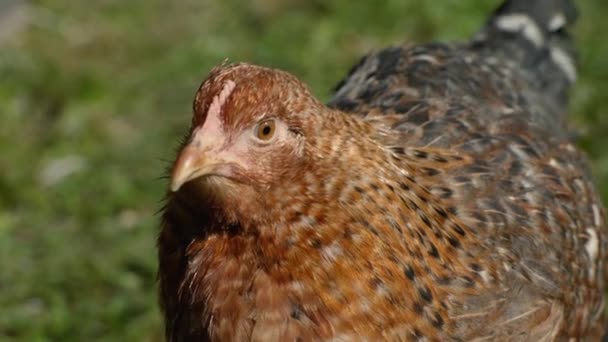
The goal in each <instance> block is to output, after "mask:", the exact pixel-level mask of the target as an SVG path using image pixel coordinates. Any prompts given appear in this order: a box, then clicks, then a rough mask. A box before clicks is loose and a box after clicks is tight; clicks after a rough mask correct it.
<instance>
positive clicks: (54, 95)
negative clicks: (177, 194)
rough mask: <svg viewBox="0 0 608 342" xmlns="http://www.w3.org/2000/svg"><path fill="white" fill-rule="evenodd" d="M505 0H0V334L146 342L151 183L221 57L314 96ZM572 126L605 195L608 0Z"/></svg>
mask: <svg viewBox="0 0 608 342" xmlns="http://www.w3.org/2000/svg"><path fill="white" fill-rule="evenodd" d="M499 2H500V0H492V1H487V0H444V1H433V2H431V1H419V0H391V1H388V0H387V1H383V2H376V1H352V0H332V1H324V0H254V1H238V0H221V1H220V0H196V1H195V0H181V1H162V0H130V1H122V0H97V1H84V0H80V1H79V0H37V1H30V2H27V1H25V0H23V1H21V0H0V340H1V341H4V340H7V341H8V340H16V341H45V340H55V341H91V340H101V341H104V340H107V341H119V340H123V341H158V340H161V339H162V329H163V327H162V323H161V319H160V313H159V310H158V306H157V300H156V250H155V238H156V234H157V231H158V227H157V221H158V217H157V215H156V211H157V210H158V209H159V208H160V206H161V202H160V200H161V198H162V197H163V193H164V189H165V187H166V184H165V180H163V179H160V178H159V177H160V176H162V175H163V173H164V170H165V168H166V166H167V164H168V161H169V160H171V159H172V158H173V156H174V149H175V147H176V146H177V143H178V141H179V139H180V138H181V137H182V135H183V134H184V132H185V130H186V129H187V127H188V125H189V122H190V112H191V101H192V98H193V94H194V91H195V90H196V88H197V87H198V85H199V83H200V82H201V80H202V79H203V78H204V76H205V75H206V73H207V72H208V71H209V69H210V68H211V67H212V66H213V65H215V64H217V63H220V62H221V61H222V60H224V59H225V58H229V59H230V60H231V61H241V60H242V61H250V62H254V63H258V64H263V65H267V66H273V67H278V68H282V69H285V70H288V71H290V72H292V73H294V74H296V75H297V76H299V77H300V78H301V79H303V80H304V81H306V82H307V83H308V84H310V85H311V86H312V88H313V89H314V92H315V93H316V94H317V95H318V96H319V97H320V98H322V99H327V98H328V96H329V94H330V93H331V89H332V87H333V86H334V85H335V84H336V83H337V82H338V81H339V80H340V78H341V77H342V76H344V75H345V73H346V72H347V70H348V69H349V68H350V66H351V65H352V64H353V63H355V62H356V61H357V59H358V58H359V57H360V56H362V55H363V54H365V53H366V52H369V51H370V50H373V49H377V48H380V47H383V46H386V45H388V44H396V43H400V42H406V41H408V42H412V41H414V42H425V41H430V40H433V39H438V40H462V39H466V38H468V37H470V36H471V35H472V34H473V33H474V32H475V30H476V29H477V28H478V27H480V25H481V24H482V23H483V22H484V20H485V18H486V16H487V15H488V14H489V13H490V11H491V10H492V9H493V8H494V7H495V6H497V5H498V3H499ZM579 6H580V10H581V17H580V20H579V23H578V26H577V27H576V30H575V36H576V38H577V41H578V46H579V48H580V51H581V53H580V64H581V67H582V70H581V77H580V80H579V82H578V84H577V86H576V89H574V91H573V92H572V104H571V113H572V115H571V118H572V120H571V121H572V125H573V127H575V128H576V130H577V132H578V133H579V134H580V138H579V144H580V146H582V147H583V148H584V149H586V150H587V151H588V152H589V155H590V157H591V159H592V160H593V167H594V171H595V174H596V177H597V180H598V183H599V184H600V186H601V187H602V194H603V198H604V201H605V202H606V201H608V115H607V113H606V111H608V62H607V61H608V44H607V43H608V41H607V39H608V38H607V37H606V33H607V32H608V21H606V20H605V15H606V14H607V13H608V2H606V1H601V0H587V1H579Z"/></svg>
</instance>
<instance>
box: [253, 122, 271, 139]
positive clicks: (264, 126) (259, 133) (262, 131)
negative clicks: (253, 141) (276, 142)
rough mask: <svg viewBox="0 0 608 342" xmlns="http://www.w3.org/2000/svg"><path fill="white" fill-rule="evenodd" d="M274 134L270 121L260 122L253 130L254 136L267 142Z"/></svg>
mask: <svg viewBox="0 0 608 342" xmlns="http://www.w3.org/2000/svg"><path fill="white" fill-rule="evenodd" d="M274 132H275V122H274V120H272V119H269V120H264V121H262V122H260V123H259V124H258V125H257V126H256V128H255V136H256V137H257V138H258V139H260V140H262V141H268V140H270V139H272V137H273V136H274Z"/></svg>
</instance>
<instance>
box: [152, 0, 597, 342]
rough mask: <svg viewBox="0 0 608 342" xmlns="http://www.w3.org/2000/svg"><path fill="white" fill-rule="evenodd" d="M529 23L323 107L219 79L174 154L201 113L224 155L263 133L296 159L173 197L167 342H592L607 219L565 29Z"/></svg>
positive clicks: (398, 61)
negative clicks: (579, 115)
mask: <svg viewBox="0 0 608 342" xmlns="http://www.w3.org/2000/svg"><path fill="white" fill-rule="evenodd" d="M525 3H526V2H525V1H522V0H519V1H518V0H512V1H507V2H506V3H505V4H504V5H503V6H502V7H501V8H500V9H498V10H497V11H496V12H495V14H494V16H493V17H492V18H491V19H490V20H489V22H488V24H487V26H486V27H484V29H483V30H482V31H480V33H479V34H478V35H477V36H476V38H475V39H474V40H473V41H472V42H471V43H468V44H458V45H443V44H431V45H417V46H416V45H414V46H398V47H392V48H387V49H385V50H382V51H379V52H377V53H373V54H371V55H369V56H367V57H365V58H363V59H362V61H361V62H360V63H359V64H358V65H356V66H355V67H354V68H353V70H352V71H351V72H350V74H349V75H348V76H347V77H346V78H345V80H344V81H343V82H341V84H340V85H339V86H338V87H337V89H336V94H335V96H334V97H333V98H332V99H331V100H330V102H329V105H328V106H325V105H323V104H322V103H320V102H319V101H318V100H316V99H315V98H314V97H313V96H312V95H311V93H310V91H309V90H308V89H307V87H306V86H305V85H304V84H302V83H301V82H300V81H298V80H297V79H296V78H295V77H293V76H291V75H290V74H288V73H285V72H282V71H278V70H273V69H267V68H262V67H257V66H253V65H248V64H235V65H223V66H220V67H218V68H216V69H214V70H213V71H212V72H211V74H210V75H209V77H208V78H207V79H206V80H205V81H204V82H203V84H202V85H201V88H200V89H199V91H198V93H197V96H196V99H195V102H194V113H195V115H194V118H193V124H192V129H191V131H190V133H189V138H188V139H186V142H185V143H184V146H183V148H185V147H186V146H187V145H188V144H191V143H192V136H193V135H194V132H195V130H196V129H197V127H202V126H204V125H205V123H206V121H209V120H211V119H209V117H208V116H209V115H211V114H209V112H210V111H212V110H211V109H210V108H217V110H216V109H213V110H216V111H219V114H218V115H220V116H221V118H222V119H221V120H222V121H221V130H222V134H223V135H225V136H226V141H227V142H228V143H226V144H232V143H233V142H234V141H237V140H238V134H237V133H239V132H243V131H244V130H247V129H248V128H249V127H250V126H251V125H252V124H255V123H256V122H258V120H260V119H261V118H266V117H269V116H272V117H276V118H277V119H279V120H281V121H282V122H285V124H286V126H287V127H288V128H289V129H288V133H286V134H287V138H285V139H286V140H285V141H288V142H283V143H281V144H276V146H271V147H268V148H270V150H263V149H258V148H257V147H256V148H251V149H248V150H247V157H246V164H247V165H249V166H248V167H247V168H246V169H245V170H244V171H243V170H241V171H239V173H237V175H236V176H235V179H236V181H235V179H225V178H222V177H218V176H206V177H202V178H197V179H194V180H192V181H190V182H188V183H186V184H184V185H183V186H181V188H180V189H179V191H176V192H170V193H169V194H168V198H167V204H166V206H165V208H164V210H163V218H162V230H161V234H160V237H159V261H160V272H159V274H160V287H161V304H162V307H163V310H164V313H165V318H166V328H167V338H168V340H171V341H185V340H187V341H197V340H201V341H208V340H210V341H229V340H232V341H246V340H251V341H279V340H280V341H291V340H294V341H313V340H323V341H346V340H370V341H377V340H391V341H392V340H413V341H414V340H419V341H446V340H460V341H469V340H501V341H554V340H568V338H575V339H583V340H597V339H599V336H601V335H602V332H603V328H604V327H605V326H606V325H605V323H606V322H605V316H604V314H603V311H604V309H603V307H604V306H603V303H604V290H605V288H604V286H605V282H604V280H605V274H606V273H605V263H604V259H605V257H606V237H605V225H606V223H605V214H604V209H603V207H602V204H601V203H600V200H599V197H598V194H597V191H596V189H595V186H594V184H593V181H592V178H591V175H590V172H589V170H588V163H587V161H586V158H585V157H584V156H583V155H582V154H581V153H580V152H579V151H578V150H577V148H576V147H575V146H574V145H573V144H572V142H570V141H569V140H568V139H569V133H568V131H567V130H566V128H565V127H566V124H565V117H566V115H565V113H566V111H567V110H566V107H565V104H566V98H565V94H566V91H567V87H568V86H569V85H570V84H571V83H572V81H573V80H572V78H571V76H572V74H571V72H570V71H571V70H570V69H568V65H567V62H568V61H567V60H566V61H564V60H563V59H562V60H559V59H556V58H555V55H556V54H557V53H551V52H550V51H552V49H559V51H562V52H563V54H564V55H565V56H570V57H571V58H572V60H574V58H573V55H572V54H571V50H568V49H566V48H563V49H562V47H564V46H569V45H568V44H569V42H568V40H567V36H566V35H565V33H564V32H565V28H564V26H565V25H566V24H567V23H569V22H571V21H572V20H573V19H574V15H573V12H572V11H573V9H572V8H571V7H570V4H569V2H567V1H561V0H541V1H538V3H539V4H540V5H539V6H536V5H534V6H536V7H534V6H532V5H530V6H528V7H526V6H525ZM543 11H544V12H543ZM551 11H553V12H551ZM518 15H519V16H520V17H517V16H518ZM521 15H525V17H526V18H529V20H528V21H526V20H522V19H521ZM558 16H561V17H560V18H562V19H563V20H561V21H560V20H557V19H555V18H557V17H558ZM505 18H509V19H508V20H507V19H505ZM514 18H515V19H514ZM518 18H519V19H518ZM509 20H510V21H509ZM522 22H523V24H522ZM530 22H532V23H535V25H536V29H537V31H539V32H540V36H533V35H531V34H530V32H535V31H533V30H532V31H530V30H527V29H526V28H527V27H526V26H525V25H529V23H530ZM514 23H515V24H514ZM558 24H560V25H558ZM517 25H520V26H517ZM521 25H523V26H521ZM514 28H515V29H514ZM539 37H540V39H541V40H540V41H538V38H539ZM534 39H536V40H534ZM539 42H540V44H539ZM564 63H566V64H564ZM227 82H233V83H234V85H235V86H234V87H233V88H230V89H229V90H230V92H226V91H224V95H225V96H224V95H221V96H220V94H221V93H222V92H223V89H226V84H227ZM226 94H227V95H226ZM220 99H221V100H220ZM218 101H219V102H218ZM214 103H215V104H214ZM213 106H215V107H213ZM239 134H240V133H239ZM264 148H266V147H264Z"/></svg>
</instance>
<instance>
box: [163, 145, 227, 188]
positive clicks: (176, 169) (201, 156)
mask: <svg viewBox="0 0 608 342" xmlns="http://www.w3.org/2000/svg"><path fill="white" fill-rule="evenodd" d="M211 154H212V153H208V151H203V150H202V149H201V148H199V147H197V145H196V144H189V145H187V146H186V147H185V148H184V149H183V150H182V151H181V152H180V155H179V157H178V158H177V161H176V162H175V164H174V166H173V171H172V173H171V191H173V192H176V191H178V190H179V188H181V186H182V185H184V184H185V183H187V182H188V181H191V180H193V179H195V178H198V177H201V176H204V175H207V174H210V173H212V172H213V171H214V169H215V168H216V167H217V166H218V165H219V164H222V162H221V161H220V160H216V159H215V158H213V157H212V156H211Z"/></svg>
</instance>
